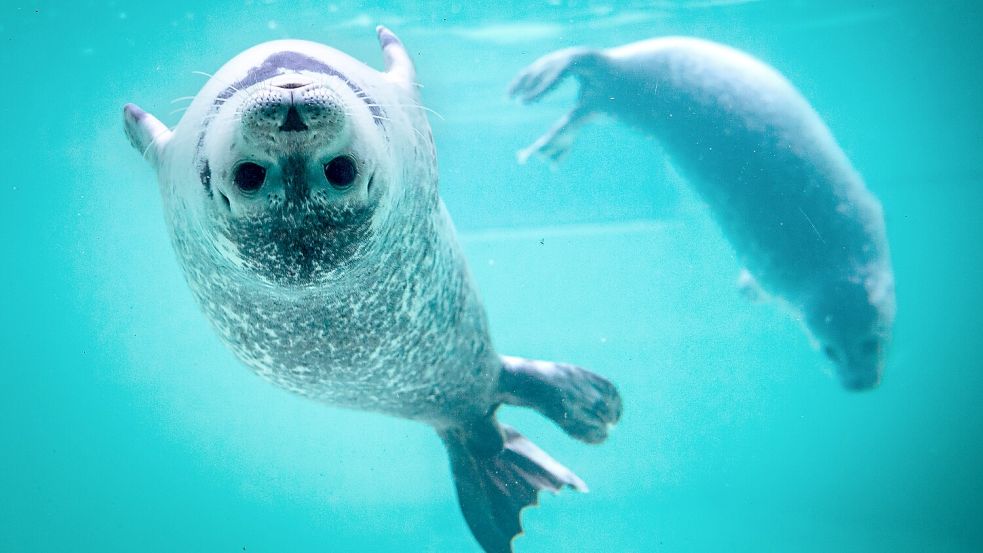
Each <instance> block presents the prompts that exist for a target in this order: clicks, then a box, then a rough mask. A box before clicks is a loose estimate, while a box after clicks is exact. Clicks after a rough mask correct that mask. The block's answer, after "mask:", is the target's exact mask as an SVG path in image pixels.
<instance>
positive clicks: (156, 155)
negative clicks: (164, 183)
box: [123, 104, 171, 168]
mask: <svg viewBox="0 0 983 553" xmlns="http://www.w3.org/2000/svg"><path fill="white" fill-rule="evenodd" d="M123 126H124V128H125V129H126V136H127V137H128V138H129V139H130V144H131V145H133V147H134V148H136V149H137V151H139V152H140V153H141V154H142V155H143V157H144V158H145V159H147V161H149V162H150V164H151V165H153V166H154V167H155V168H156V167H157V166H158V165H159V164H160V155H161V152H163V151H164V146H165V145H166V144H167V142H168V141H169V140H170V139H171V130H170V129H168V128H167V125H164V124H163V123H161V122H160V121H159V120H158V119H157V118H156V117H154V116H153V115H150V114H149V113H147V112H145V111H143V110H142V109H140V108H139V107H138V106H136V105H135V104H126V105H125V106H123Z"/></svg>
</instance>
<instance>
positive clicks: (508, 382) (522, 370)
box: [499, 356, 621, 443]
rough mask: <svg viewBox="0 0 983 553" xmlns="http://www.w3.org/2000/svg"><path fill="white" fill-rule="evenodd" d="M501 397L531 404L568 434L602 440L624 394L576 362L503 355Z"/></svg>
mask: <svg viewBox="0 0 983 553" xmlns="http://www.w3.org/2000/svg"><path fill="white" fill-rule="evenodd" d="M499 393H500V394H501V400H502V401H504V402H505V403H508V404H511V405H519V406H522V407H531V408H533V409H535V410H537V411H539V412H540V413H542V414H543V415H545V416H546V417H549V418H550V419H552V420H553V421H555V422H556V423H557V424H558V425H560V427H561V428H563V430H565V431H566V433H567V434H570V435H571V436H573V437H574V438H577V439H578V440H582V441H585V442H587V443H599V442H602V441H604V439H605V438H607V435H608V429H609V428H610V427H611V426H612V425H614V424H615V423H616V422H618V419H619V418H621V396H619V395H618V390H617V389H615V387H614V385H613V384H611V383H610V382H608V381H607V380H605V379H603V378H601V377H600V376H597V375H596V374H594V373H591V372H589V371H587V370H584V369H582V368H580V367H577V366H574V365H567V364H564V363H553V362H550V361H533V360H531V359H522V358H519V357H506V356H502V372H501V375H500V376H499Z"/></svg>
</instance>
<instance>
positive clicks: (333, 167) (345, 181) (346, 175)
mask: <svg viewBox="0 0 983 553" xmlns="http://www.w3.org/2000/svg"><path fill="white" fill-rule="evenodd" d="M357 175H358V170H357V169H356V168H355V160H353V159H352V158H350V157H348V156H338V157H336V158H334V159H332V160H331V161H329V162H328V163H327V164H326V165H325V166H324V176H325V177H326V178H327V179H328V182H330V183H331V186H334V187H336V188H345V187H346V186H351V184H352V183H353V182H355V177H356V176H357Z"/></svg>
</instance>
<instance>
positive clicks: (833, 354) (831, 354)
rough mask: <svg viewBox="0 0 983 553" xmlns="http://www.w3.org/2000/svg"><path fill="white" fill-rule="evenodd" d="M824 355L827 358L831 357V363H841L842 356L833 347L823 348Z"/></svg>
mask: <svg viewBox="0 0 983 553" xmlns="http://www.w3.org/2000/svg"><path fill="white" fill-rule="evenodd" d="M823 353H825V354H826V357H829V359H830V361H834V362H839V360H840V354H839V353H837V351H836V350H835V349H834V348H833V346H826V347H824V348H823Z"/></svg>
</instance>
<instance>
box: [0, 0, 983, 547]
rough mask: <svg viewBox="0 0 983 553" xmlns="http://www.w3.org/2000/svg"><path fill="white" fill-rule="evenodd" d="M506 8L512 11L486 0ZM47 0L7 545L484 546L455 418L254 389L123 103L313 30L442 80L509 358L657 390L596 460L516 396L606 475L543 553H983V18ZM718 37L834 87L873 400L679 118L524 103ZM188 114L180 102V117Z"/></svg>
mask: <svg viewBox="0 0 983 553" xmlns="http://www.w3.org/2000/svg"><path fill="white" fill-rule="evenodd" d="M474 4H479V3H474ZM480 4H481V5H480V6H479V5H472V3H468V2H459V3H447V2H434V1H430V2H383V3H374V4H370V3H357V2H343V1H341V2H313V1H303V2H277V1H272V0H266V1H258V0H254V1H245V2H244V1H223V0H211V1H208V2H192V1H189V0H174V1H171V2H161V3H154V4H150V3H144V2H125V1H113V2H97V1H83V2H76V3H72V4H68V3H63V2H50V1H45V2H22V1H20V0H13V1H12V2H8V3H6V4H4V5H3V6H0V44H2V46H3V48H2V49H0V61H2V64H3V67H4V69H5V70H4V74H5V77H4V86H3V87H2V89H0V90H2V91H0V99H2V101H0V120H2V121H3V127H2V129H3V134H2V136H0V159H2V161H3V168H4V177H3V178H2V179H0V210H2V211H0V213H2V215H3V216H2V217H0V232H2V235H3V240H2V248H3V250H2V258H3V259H5V260H8V261H7V263H6V264H5V265H4V270H3V271H0V285H2V289H3V290H4V291H5V293H3V294H2V295H0V314H2V317H3V318H2V323H3V332H2V336H3V345H2V347H0V364H2V367H3V373H4V377H5V378H4V385H3V386H2V387H0V551H3V552H8V551H9V552H14V553H19V552H63V551H78V552H83V551H84V552H88V551H93V552H115V551H121V552H123V551H140V552H142V553H156V552H174V551H188V552H197V551H201V552H221V551H227V552H239V551H248V552H286V551H290V552H314V551H318V552H344V551H373V552H438V551H440V552H459V551H460V552H464V551H478V547H477V545H476V544H475V542H474V541H473V539H472V538H471V536H470V533H469V532H468V529H467V526H466V525H465V523H464V521H463V518H462V517H461V515H460V513H459V511H458V507H457V502H456V499H455V497H454V489H453V484H452V481H451V477H450V471H449V468H448V464H447V458H446V453H445V451H444V448H443V446H442V445H441V443H440V440H438V439H437V438H436V436H435V434H434V432H433V431H432V429H430V428H429V427H426V426H424V425H421V424H418V423H413V422H408V421H404V420H398V419H393V418H388V417H384V416H381V415H373V414H366V413H362V412H352V411H344V410H339V409H335V408H331V407H327V406H324V405H319V404H316V403H313V402H310V401H307V400H304V399H302V398H299V397H296V396H293V395H290V394H289V393H287V392H284V391H282V390H280V389H278V388H276V387H274V386H272V385H270V384H269V383H267V382H265V381H263V380H261V379H260V378H258V377H256V376H254V375H253V374H252V373H251V372H250V371H249V370H248V369H246V368H244V367H243V366H242V365H241V364H240V363H239V362H237V361H236V360H235V359H234V358H233V356H232V354H231V353H230V352H229V351H227V350H226V348H224V347H223V346H222V344H221V343H220V342H219V340H218V338H217V337H216V335H215V333H214V332H213V331H212V329H211V327H210V326H209V323H208V322H207V321H206V319H205V318H204V316H203V315H202V314H201V313H200V312H199V310H198V308H197V306H196V305H195V304H194V301H193V298H192V296H191V294H190V292H189V290H188V287H187V285H186V284H185V282H184V279H183V276H182V274H181V272H180V268H179V266H178V264H177V263H176V258H175V256H174V254H173V252H172V249H171V246H170V244H169V242H168V238H167V233H166V229H165V226H164V221H163V217H162V215H161V206H160V198H159V193H158V191H157V187H156V183H155V177H154V175H153V172H152V170H151V169H150V168H149V167H148V166H147V165H146V164H145V163H144V162H143V161H142V160H141V159H140V156H139V155H137V154H136V153H134V152H133V151H132V149H131V148H130V146H129V144H128V143H127V140H126V138H125V136H124V134H123V130H122V115H121V108H122V105H123V104H124V103H125V102H136V103H138V104H140V105H141V106H142V107H143V108H145V109H147V110H148V111H151V112H153V113H155V114H156V115H157V116H158V117H160V118H161V119H162V120H163V121H164V122H165V123H167V124H169V125H174V124H176V123H177V121H178V120H179V118H180V116H181V113H180V109H181V108H182V107H184V106H185V105H186V103H187V102H186V101H183V100H177V101H175V102H172V100H173V99H175V98H180V97H184V96H189V95H194V94H195V93H196V92H197V90H198V89H199V87H200V86H202V85H203V84H204V82H205V78H204V77H202V76H200V75H198V74H196V73H194V72H196V71H201V72H207V73H212V72H214V71H215V70H216V69H217V68H218V67H219V66H220V65H221V64H222V63H224V62H225V61H226V60H227V59H229V58H231V57H232V56H234V55H235V54H237V53H238V52H240V51H241V50H243V49H245V48H246V47H248V46H251V45H253V44H255V43H258V42H262V41H265V40H271V39H278V38H287V37H290V38H305V39H311V40H315V41H319V42H324V43H327V44H329V45H331V46H334V47H337V48H339V49H341V50H344V51H346V52H348V53H350V54H352V55H353V56H355V57H357V58H359V59H361V60H364V61H366V62H367V63H369V64H370V65H373V66H375V67H381V55H380V53H379V51H378V45H377V44H376V41H375V37H374V31H373V28H374V26H375V25H376V24H378V23H382V24H385V25H387V26H389V27H391V28H392V29H393V30H394V31H395V32H396V33H397V34H399V35H400V37H401V38H402V40H403V41H404V43H405V44H406V45H407V47H408V48H409V50H410V52H411V54H412V56H413V58H414V60H415V62H416V64H417V72H418V80H419V81H420V82H421V83H423V85H424V86H425V88H423V93H422V94H423V101H424V102H425V104H426V105H427V106H428V107H430V108H432V109H433V110H435V111H436V112H438V114H439V116H437V115H434V116H433V117H432V118H431V123H432V125H433V130H434V136H435V140H436V143H437V149H438V159H439V163H440V168H441V175H442V176H441V188H442V195H443V197H444V200H445V202H446V204H447V206H448V209H449V210H450V212H451V214H452V216H453V218H454V220H455V223H456V225H457V227H458V231H459V234H460V238H461V241H462V244H463V246H464V249H465V251H466V254H467V256H468V258H469V261H470V263H471V267H472V270H473V272H474V274H475V277H476V280H477V283H478V285H479V287H480V289H481V293H482V297H483V299H484V302H485V306H486V308H487V310H488V314H489V318H490V322H491V325H492V331H493V335H494V338H495V342H496V346H497V348H498V350H499V351H500V352H502V353H505V354H511V355H520V356H528V357H536V358H541V359H551V360H562V361H569V362H574V363H577V364H579V365H582V366H585V367H588V368H590V369H591V370H594V371H596V372H598V373H600V374H602V375H604V376H606V377H608V378H610V379H611V380H612V381H614V382H615V383H616V384H617V385H618V386H619V389H620V391H621V393H622V395H623V396H624V401H625V411H624V417H623V420H622V422H621V424H619V425H618V427H617V428H616V429H615V430H614V432H613V433H612V435H611V438H610V439H609V441H608V442H607V443H605V444H603V445H599V446H586V445H584V444H581V443H578V442H575V441H573V440H571V439H569V438H568V437H567V436H565V435H564V434H563V433H562V432H561V431H560V430H558V429H557V428H555V427H554V426H552V425H551V424H550V423H549V422H548V421H546V420H545V419H543V418H541V417H539V416H538V415H536V414H534V413H531V412H528V411H522V410H518V409H512V408H505V409H503V410H502V415H501V418H502V419H503V420H505V421H507V422H508V423H509V424H511V425H513V426H515V427H517V428H520V429H521V430H522V432H523V433H524V434H526V435H527V436H529V437H530V438H531V439H533V440H534V441H535V442H536V443H537V444H539V445H540V446H541V447H542V448H543V449H545V450H546V451H548V452H550V454H552V455H553V456H554V457H555V458H556V459H558V460H560V461H561V462H563V463H564V464H565V465H567V466H569V467H570V468H571V469H572V470H574V471H575V472H577V474H578V475H579V476H581V477H582V478H583V479H584V480H585V481H586V482H587V484H588V485H589V486H590V488H591V492H590V493H589V494H586V495H579V494H576V493H574V492H564V493H562V494H560V495H558V496H555V497H554V496H551V495H549V494H545V495H544V496H543V497H542V501H541V503H542V504H541V506H540V507H539V508H535V509H529V510H527V511H525V513H524V516H523V521H524V525H525V529H526V535H525V536H524V537H521V538H519V539H517V540H516V542H515V547H516V551H519V552H556V551H564V552H566V551H616V552H650V551H666V552H675V551H687V552H688V551H755V552H757V551H815V552H826V551H891V552H897V551H979V550H981V549H983V508H981V502H980V497H981V494H983V474H981V471H980V467H981V466H983V443H981V440H983V413H981V408H980V398H981V397H983V361H981V356H980V353H979V346H980V344H981V329H983V290H981V282H983V257H981V249H980V244H981V239H983V218H981V216H980V213H981V212H983V156H981V154H980V152H981V148H983V132H981V130H980V128H981V126H980V123H981V122H983V49H981V48H980V46H979V45H980V37H981V36H983V23H981V21H983V18H981V17H980V15H981V13H980V9H979V6H978V5H977V4H976V3H973V2H932V3H925V2H915V1H900V0H899V1H895V2H886V1H885V2H864V3H856V2H847V1H839V0H838V1H819V0H799V1H796V2H775V1H768V0H762V1H750V0H743V1H742V0H731V1H726V0H725V1H713V0H702V1H679V2H672V1H668V0H663V1H650V2H630V3H617V2H592V1H586V2H578V1H570V2H565V1H559V0H556V1H550V2H535V3H526V2H503V3H487V5H486V4H485V3H480ZM674 34H681V35H693V36H699V37H704V38H708V39H712V40H716V41H719V42H723V43H726V44H729V45H732V46H735V47H737V48H740V49H742V50H745V51H747V52H749V53H751V54H753V55H755V56H756V57H758V58H761V59H763V60H765V61H767V62H768V63H769V64H771V65H773V66H775V67H776V68H778V69H779V70H780V71H781V72H783V73H784V74H785V75H786V76H787V77H788V78H789V79H790V80H791V81H792V82H793V83H795V84H796V86H797V87H798V88H799V89H800V90H801V91H802V93H803V94H804V95H805V96H806V97H807V98H808V99H809V100H810V101H811V102H812V103H813V105H814V106H815V107H816V109H817V111H818V112H819V113H820V114H821V115H822V116H823V117H824V119H825V120H826V122H827V123H828V124H829V126H830V128H831V129H832V130H833V132H834V134H835V135H836V137H837V139H838V141H839V143H840V144H841V146H842V147H843V149H844V150H845V151H846V152H847V154H848V155H849V156H850V158H851V159H852V161H853V162H854V164H855V165H856V167H857V168H858V169H859V170H860V171H861V172H862V173H863V175H864V177H865V179H866V182H867V185H868V187H869V188H870V189H871V190H872V191H873V192H874V194H876V195H877V196H878V198H879V199H880V200H881V201H882V203H883V205H884V209H885V213H886V220H887V226H888V235H889V240H890V244H891V250H892V258H893V264H894V270H895V276H896V280H897V294H898V295H897V301H898V317H897V322H896V326H895V332H894V344H893V347H892V350H891V353H890V358H889V362H888V365H887V368H886V371H885V376H884V381H883V384H882V385H881V386H880V387H879V388H878V389H877V390H874V391H872V392H867V393H861V394H856V393H848V392H846V391H844V390H842V389H841V388H840V387H839V385H838V384H837V383H836V381H835V380H834V379H833V378H832V377H831V376H830V375H829V374H828V373H829V372H830V371H829V368H828V367H827V365H826V362H825V359H824V358H823V356H822V355H821V354H820V353H819V352H817V351H816V350H815V349H814V348H813V346H812V345H811V344H810V343H809V340H808V338H807V337H806V335H805V334H804V333H803V332H802V329H801V327H800V325H799V323H798V322H796V321H795V320H794V319H793V318H792V317H791V316H790V315H789V314H788V313H786V312H785V311H783V310H782V309H780V308H779V307H778V306H776V305H775V304H773V303H749V302H748V301H747V300H746V299H744V298H743V297H742V296H741V295H740V294H739V293H738V292H737V289H736V285H735V283H736V279H737V275H738V272H739V270H740V266H739V265H738V263H737V261H736V258H735V256H734V254H733V252H732V250H731V249H730V248H729V246H728V245H727V243H726V242H725V240H724V238H723V236H722V235H721V234H720V232H719V231H718V229H717V227H716V226H715V225H714V223H713V221H712V219H711V218H710V216H709V214H708V212H707V210H706V208H705V206H704V205H703V204H702V203H701V202H700V199H699V198H698V197H696V196H695V195H694V194H693V193H692V192H691V190H690V189H689V188H688V187H687V185H686V183H685V181H683V180H682V179H681V178H680V177H679V176H678V175H677V173H676V172H675V171H674V170H673V168H672V167H671V166H670V165H669V163H668V162H667V160H666V158H665V156H664V154H663V153H662V152H661V151H660V149H659V146H658V144H657V143H656V142H655V141H654V140H653V139H651V138H649V137H646V136H643V135H640V134H638V133H635V132H634V131H632V130H630V129H628V128H626V127H623V126H621V125H618V124H616V123H614V122H611V121H599V122H598V123H595V124H592V125H590V126H588V127H586V128H585V129H583V130H582V131H581V132H580V134H579V137H578V141H577V142H576V144H575V145H574V148H573V151H572V152H571V154H570V157H569V159H567V160H565V161H564V162H563V163H562V164H560V165H559V166H558V167H555V168H553V167H550V166H549V165H548V164H546V163H543V162H541V161H539V160H531V161H530V162H529V163H528V164H526V165H519V164H518V163H517V162H516V158H515V152H516V151H517V150H519V149H521V148H523V147H525V146H526V145H527V144H529V143H530V142H531V141H532V140H534V139H535V138H536V137H538V136H539V134H541V133H542V132H543V131H544V130H545V129H546V128H547V127H548V126H549V125H550V124H551V123H552V121H553V120H554V119H556V118H557V117H559V116H560V115H561V114H562V113H564V112H565V111H566V109H568V107H569V106H570V105H571V104H572V102H573V100H574V98H575V96H576V89H575V87H574V86H573V85H572V83H568V84H567V85H566V86H564V87H561V88H560V89H559V90H558V91H557V92H556V93H555V94H553V95H552V96H550V97H549V98H548V99H547V100H546V101H544V102H543V103H541V104H537V105H535V106H521V105H519V104H516V103H514V102H511V101H509V100H508V99H507V97H506V93H505V90H506V86H507V84H508V82H509V80H510V79H511V77H512V76H513V75H514V73H515V72H517V71H518V70H519V69H521V68H522V67H524V66H525V65H526V64H528V63H529V62H531V61H533V60H534V59H536V58H537V57H539V56H540V55H542V54H545V53H547V52H550V51H552V50H555V49H558V48H561V47H566V46H572V45H578V44H588V45H592V46H615V45H619V44H624V43H627V42H630V41H634V40H638V39H642V38H648V37H653V36H664V35H674ZM172 110H173V111H172Z"/></svg>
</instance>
